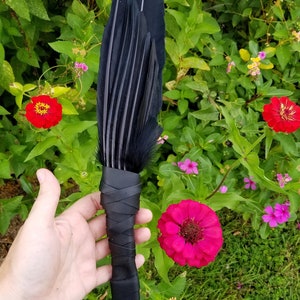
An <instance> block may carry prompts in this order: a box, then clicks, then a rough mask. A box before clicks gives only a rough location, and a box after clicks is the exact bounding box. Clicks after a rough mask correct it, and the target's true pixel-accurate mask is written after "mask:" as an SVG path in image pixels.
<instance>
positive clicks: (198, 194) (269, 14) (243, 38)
mask: <svg viewBox="0 0 300 300" xmlns="http://www.w3.org/2000/svg"><path fill="white" fill-rule="evenodd" d="M110 5H111V1H109V0H87V1H79V0H74V1H54V0H53V1H50V0H49V1H46V0H45V1H42V0H27V1H26V0H14V1H8V0H7V1H5V0H4V1H2V2H1V3H0V95H1V97H0V140H1V142H0V198H1V199H0V213H1V214H0V233H1V242H0V250H1V257H2V258H3V256H5V254H6V251H7V250H8V248H9V245H10V244H11V242H12V240H13V237H14V234H15V232H16V230H17V229H18V227H19V226H20V224H22V221H23V220H24V219H25V218H26V216H27V214H28V211H29V210H30V207H31V205H32V203H33V199H34V197H35V196H36V194H37V190H38V186H37V181H36V179H35V171H36V170H37V169H38V168H40V167H47V168H49V169H50V170H52V171H53V172H54V173H55V175H56V176H57V178H58V180H59V182H60V183H61V186H62V192H63V193H62V199H61V201H60V204H59V208H58V213H60V212H61V211H63V210H64V209H65V208H66V207H67V206H69V205H70V204H72V203H73V202H74V201H76V200H77V199H79V198H80V197H81V196H83V195H85V194H87V193H90V192H92V191H95V190H97V189H98V185H99V181H100V178H101V166H100V164H99V162H98V161H97V157H96V152H97V122H96V82H97V73H98V66H99V51H100V47H101V38H102V34H103V30H104V26H105V24H106V23H107V20H108V16H109V11H110ZM165 7H166V10H165V22H166V64H165V68H164V71H163V107H162V111H161V113H160V115H159V123H160V124H161V126H162V127H163V130H164V131H163V133H162V138H161V139H160V140H159V141H158V145H157V150H156V151H155V155H154V158H153V160H152V162H151V163H150V164H149V166H148V167H147V168H146V169H145V170H144V171H143V172H142V173H141V179H142V182H143V189H142V195H141V206H143V207H148V208H150V209H151V210H152V212H153V214H154V219H153V221H152V222H151V223H150V225H149V226H150V229H151V231H152V238H151V240H150V242H148V243H147V244H145V245H142V246H139V247H138V252H141V253H143V254H144V255H145V256H146V258H147V262H146V264H145V266H144V267H143V268H142V269H141V270H140V284H141V299H299V297H300V283H299V267H300V250H299V244H300V236H299V233H300V231H299V229H300V226H299V223H298V221H297V220H298V219H297V218H298V217H297V216H299V206H300V201H299V190H300V181H299V180H300V159H299V141H300V132H299V130H296V129H297V128H295V130H292V131H293V132H280V131H282V130H278V128H277V127H276V125H275V126H274V125H273V126H271V127H269V125H270V123H269V122H266V120H265V119H264V118H263V116H262V112H263V110H264V107H265V105H267V104H269V103H270V98H272V97H277V98H279V99H281V97H289V99H290V100H291V101H293V103H295V105H296V104H297V102H298V99H299V94H300V92H299V76H300V63H299V52H300V1H299V0H297V1H291V0H289V1H278V0H277V1H265V0H260V1H259V0H253V1H246V0H241V1H232V0H227V1H226V0H215V1H214V0H211V1H205V2H204V1H199V0H165ZM38 95H49V96H50V97H52V98H56V99H57V101H58V102H59V103H60V104H61V105H62V114H63V116H62V120H61V121H60V122H59V123H58V124H57V125H55V126H52V127H50V128H49V129H48V128H46V129H45V128H37V127H35V126H34V125H32V124H31V123H30V121H29V119H28V118H27V117H26V111H25V107H26V105H27V104H28V103H30V101H31V97H33V96H38ZM284 99H285V98H284ZM292 108H293V107H292ZM297 109H298V108H297ZM297 109H296V108H295V111H296V112H297V113H299V112H298V110H297ZM274 114H276V112H274ZM296 119H297V120H296V121H297V122H298V123H297V122H296V127H299V126H300V124H299V119H300V116H299V114H298V115H297V118H296ZM267 121H268V120H267ZM285 121H286V123H287V126H288V125H290V123H291V122H290V120H289V119H288V120H285ZM187 160H188V161H187ZM189 161H190V162H191V163H194V164H192V168H191V169H188V170H189V171H187V169H184V168H182V164H186V163H187V162H189ZM278 174H279V175H281V177H278ZM183 199H193V200H195V201H198V202H201V203H204V204H206V205H208V206H209V207H211V208H212V209H213V210H215V211H216V212H217V214H218V216H219V218H220V221H221V224H222V228H223V238H224V244H223V247H222V249H221V251H220V252H219V254H218V256H217V258H216V260H215V261H214V262H212V263H211V264H209V265H208V266H206V267H203V268H200V269H197V268H191V267H188V266H185V267H183V266H179V265H177V264H174V261H173V260H172V259H170V258H169V257H168V256H167V255H166V254H165V252H164V251H163V250H162V249H161V248H160V246H159V243H158V241H157V237H158V236H159V231H158V229H157V222H158V219H159V218H160V217H161V215H162V213H163V212H164V211H165V210H166V209H167V207H168V206H169V205H171V204H175V203H179V202H180V201H181V200H183ZM286 203H288V209H289V215H288V220H285V221H284V222H281V223H282V224H276V226H275V227H271V226H270V225H271V223H268V222H266V221H264V220H263V219H262V216H263V215H264V214H266V211H265V208H266V207H268V206H271V207H272V209H273V208H274V207H275V205H276V204H280V205H283V204H286ZM10 223H11V226H9V225H10ZM277 225H278V226H277ZM105 262H107V261H104V262H99V263H105ZM86 299H110V292H109V288H108V285H104V286H102V287H99V288H98V289H96V290H94V291H93V292H92V293H90V294H89V295H88V296H87V297H86Z"/></svg>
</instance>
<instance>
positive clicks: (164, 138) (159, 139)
mask: <svg viewBox="0 0 300 300" xmlns="http://www.w3.org/2000/svg"><path fill="white" fill-rule="evenodd" d="M168 138H169V136H167V135H166V134H165V135H164V136H160V137H159V138H158V139H157V142H156V143H157V144H159V145H162V144H164V143H165V141H167V140H168Z"/></svg>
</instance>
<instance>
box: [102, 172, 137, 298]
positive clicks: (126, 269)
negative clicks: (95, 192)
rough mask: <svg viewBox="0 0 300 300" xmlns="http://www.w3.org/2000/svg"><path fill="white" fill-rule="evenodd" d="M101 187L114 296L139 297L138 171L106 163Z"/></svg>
mask: <svg viewBox="0 0 300 300" xmlns="http://www.w3.org/2000/svg"><path fill="white" fill-rule="evenodd" d="M100 190H101V204H102V206H103V208H104V209H105V212H106V226H107V235H108V240H109V247H110V251H111V260H112V261H111V263H112V279H111V282H110V284H111V291H112V297H113V300H138V299H140V297H139V280H138V275H137V269H136V265H135V254H136V251H135V241H134V223H135V215H136V213H137V211H138V209H139V203H140V192H141V184H140V177H139V174H136V173H133V172H129V171H124V170H118V169H113V168H108V167H103V173H102V179H101V183H100Z"/></svg>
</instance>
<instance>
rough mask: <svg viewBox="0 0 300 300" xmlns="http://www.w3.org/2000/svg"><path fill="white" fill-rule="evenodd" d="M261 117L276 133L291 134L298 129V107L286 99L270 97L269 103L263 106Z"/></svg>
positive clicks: (299, 123) (299, 108)
mask: <svg viewBox="0 0 300 300" xmlns="http://www.w3.org/2000/svg"><path fill="white" fill-rule="evenodd" d="M262 116H263V118H264V120H265V121H266V122H267V123H268V125H269V126H270V127H271V128H272V129H273V130H274V131H276V132H287V133H291V132H294V131H296V130H297V129H298V128H300V106H298V105H297V104H295V103H294V102H293V101H291V100H290V99H289V98H288V97H280V98H277V97H272V98H271V103H269V104H266V105H264V108H263V112H262Z"/></svg>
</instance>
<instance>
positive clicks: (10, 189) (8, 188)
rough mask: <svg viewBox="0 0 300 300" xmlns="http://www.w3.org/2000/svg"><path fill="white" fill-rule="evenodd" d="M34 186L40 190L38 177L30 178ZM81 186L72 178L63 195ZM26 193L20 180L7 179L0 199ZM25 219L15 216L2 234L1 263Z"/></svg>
mask: <svg viewBox="0 0 300 300" xmlns="http://www.w3.org/2000/svg"><path fill="white" fill-rule="evenodd" d="M30 182H31V184H32V187H33V189H34V190H35V191H37V190H38V181H37V179H36V178H31V180H30ZM78 191H79V187H78V185H77V184H76V182H75V181H73V180H72V179H70V180H69V181H68V188H65V189H63V190H62V197H63V198H64V197H67V196H69V195H71V194H72V193H75V192H78ZM25 194H26V193H25V192H24V190H23V189H22V187H21V184H20V183H19V181H18V180H7V181H5V182H4V184H2V185H0V199H9V198H13V197H16V196H20V195H25ZM23 223H24V221H23V220H22V219H21V218H20V217H19V216H15V217H14V218H13V219H12V220H11V223H10V226H9V228H8V230H7V232H6V234H5V235H1V234H0V265H1V263H2V262H3V260H4V258H5V257H6V255H7V253H8V250H9V248H10V246H11V244H12V242H13V241H14V239H15V237H16V235H17V233H18V231H19V229H20V227H21V226H22V225H23Z"/></svg>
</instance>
